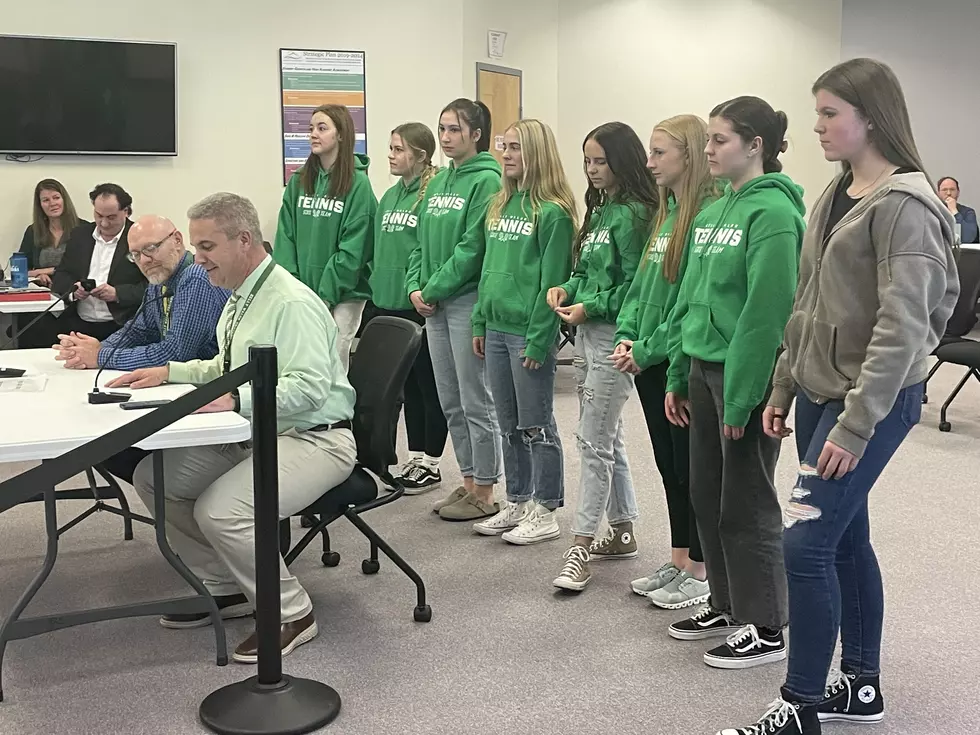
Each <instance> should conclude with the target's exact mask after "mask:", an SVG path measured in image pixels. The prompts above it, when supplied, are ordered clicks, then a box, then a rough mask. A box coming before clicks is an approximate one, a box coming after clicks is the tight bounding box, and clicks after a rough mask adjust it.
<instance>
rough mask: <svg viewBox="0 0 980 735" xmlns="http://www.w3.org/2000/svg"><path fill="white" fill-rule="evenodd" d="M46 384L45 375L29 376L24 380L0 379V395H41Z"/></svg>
mask: <svg viewBox="0 0 980 735" xmlns="http://www.w3.org/2000/svg"><path fill="white" fill-rule="evenodd" d="M47 384H48V376H47V375H31V376H28V377H26V378H2V379H0V393H17V392H20V393H41V392H42V391H43V390H44V388H45V386H46V385H47Z"/></svg>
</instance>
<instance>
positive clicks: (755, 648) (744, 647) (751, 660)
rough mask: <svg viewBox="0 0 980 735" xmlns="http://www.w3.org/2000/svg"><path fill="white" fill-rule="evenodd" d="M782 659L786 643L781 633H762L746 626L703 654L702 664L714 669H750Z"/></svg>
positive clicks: (752, 626)
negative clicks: (722, 643)
mask: <svg viewBox="0 0 980 735" xmlns="http://www.w3.org/2000/svg"><path fill="white" fill-rule="evenodd" d="M784 658H786V642H785V641H784V640H783V631H781V630H780V631H776V633H775V634H770V633H764V632H760V631H759V629H758V628H756V627H755V626H754V625H746V626H745V627H744V628H742V629H741V630H739V631H738V632H737V633H732V634H731V635H730V636H728V639H727V640H726V641H725V643H724V645H721V646H718V647H717V648H712V649H711V650H710V651H708V652H707V653H706V654H704V662H705V663H706V664H708V666H713V667H714V668H716V669H751V668H752V667H753V666H761V665H762V664H769V663H773V662H775V661H782V660H783V659H784Z"/></svg>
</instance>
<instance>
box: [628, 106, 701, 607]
mask: <svg viewBox="0 0 980 735" xmlns="http://www.w3.org/2000/svg"><path fill="white" fill-rule="evenodd" d="M707 136H708V126H707V125H706V124H705V122H704V120H702V119H701V118H699V117H697V116H696V115H678V116H677V117H672V118H670V119H668V120H664V121H663V122H661V123H660V124H659V125H657V126H656V127H655V128H654V129H653V134H652V136H651V137H650V159H649V161H648V163H647V165H648V166H649V168H650V171H651V172H652V173H653V175H654V177H656V179H657V186H658V187H659V190H660V210H659V212H658V213H657V224H656V226H655V228H654V235H653V237H652V238H651V239H650V244H649V245H648V246H647V253H646V257H645V258H644V259H643V262H642V263H641V264H640V267H639V268H638V269H637V271H636V277H635V278H634V279H633V285H632V286H630V290H629V292H628V293H627V294H626V300H625V302H624V303H623V309H622V311H620V312H619V319H618V321H617V322H616V337H615V338H614V341H615V342H616V350H615V352H614V353H613V361H614V363H615V364H616V367H617V368H618V369H619V370H620V371H622V372H625V373H630V374H632V375H634V376H635V378H634V380H635V383H636V392H637V394H638V395H639V398H640V404H641V405H642V406H643V414H644V416H645V418H646V423H647V431H648V432H649V434H650V441H651V443H652V444H653V454H654V457H655V458H656V460H657V469H659V470H660V476H661V478H662V479H663V483H664V490H665V491H666V493H667V515H668V516H669V518H670V536H671V544H670V545H671V552H670V557H671V558H670V561H669V562H667V563H666V564H664V565H663V566H662V567H660V568H659V569H658V570H657V571H655V572H654V573H653V574H651V575H650V576H649V577H642V578H640V579H636V580H633V582H632V584H631V585H630V586H631V588H632V589H633V591H634V592H635V593H636V594H639V595H646V596H647V597H649V598H650V601H651V602H652V603H653V604H654V605H657V606H658V607H662V608H666V609H668V610H676V609H679V608H682V607H688V606H690V605H697V604H699V603H702V602H705V601H707V599H708V583H707V581H706V576H705V574H706V572H705V569H704V556H703V554H702V552H701V542H700V540H699V537H698V527H697V522H696V519H695V516H694V509H693V508H692V506H691V494H690V490H689V486H688V477H689V471H688V468H689V465H690V459H689V453H688V431H687V429H686V428H684V427H680V426H674V425H673V424H671V423H670V422H669V421H668V420H667V417H666V415H665V414H664V396H665V394H666V387H667V367H668V362H667V325H668V323H669V320H670V315H671V312H672V311H673V308H674V304H675V303H676V302H677V292H678V291H679V290H680V286H681V281H682V279H683V277H684V271H685V269H686V267H687V258H686V254H687V239H688V234H689V233H690V231H691V228H692V226H693V225H694V219H695V217H697V215H698V214H699V213H700V212H701V211H702V210H704V208H705V207H707V206H708V205H709V204H711V203H712V202H713V201H714V200H715V199H717V194H716V192H715V184H714V180H713V179H712V177H711V172H710V171H709V170H708V157H707V156H706V155H705V154H704V141H705V139H706V138H707Z"/></svg>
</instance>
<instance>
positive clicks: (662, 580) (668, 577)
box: [630, 562, 681, 595]
mask: <svg viewBox="0 0 980 735" xmlns="http://www.w3.org/2000/svg"><path fill="white" fill-rule="evenodd" d="M680 573H681V570H680V569H678V568H677V567H675V566H674V565H673V563H671V562H667V563H666V564H664V565H663V566H662V567H660V569H658V570H657V571H655V572H654V573H653V574H651V575H650V576H649V577H640V578H639V579H634V580H633V581H632V582H630V589H632V590H633V592H634V594H637V595H648V594H650V593H651V592H653V591H654V590H659V589H660V588H661V587H666V586H667V585H668V584H670V582H672V581H673V580H674V577H676V576H677V575H678V574H680Z"/></svg>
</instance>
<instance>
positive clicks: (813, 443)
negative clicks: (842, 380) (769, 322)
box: [783, 383, 923, 702]
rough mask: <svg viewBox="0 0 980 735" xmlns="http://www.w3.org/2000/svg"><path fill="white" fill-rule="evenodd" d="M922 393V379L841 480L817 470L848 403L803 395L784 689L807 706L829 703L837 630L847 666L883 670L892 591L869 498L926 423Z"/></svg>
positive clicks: (788, 521) (791, 515) (789, 529)
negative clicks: (887, 593) (886, 588)
mask: <svg viewBox="0 0 980 735" xmlns="http://www.w3.org/2000/svg"><path fill="white" fill-rule="evenodd" d="M922 394H923V384H922V383H920V384H918V385H913V386H910V387H908V388H905V389H904V390H902V391H901V392H899V394H898V398H897V400H896V401H895V405H894V406H893V407H892V410H891V412H890V413H889V414H888V415H887V416H886V417H885V418H884V419H882V421H881V422H880V423H879V424H878V425H877V426H876V427H875V432H874V436H872V437H871V441H870V442H869V443H868V447H867V449H866V450H865V453H864V456H863V457H862V458H861V460H860V461H859V462H858V465H857V467H856V468H855V469H854V470H853V471H852V472H849V473H848V474H846V475H844V477H843V478H842V479H840V480H833V479H832V480H824V479H822V478H821V477H820V476H819V475H818V474H817V473H816V469H815V468H816V466H817V459H818V458H819V457H820V452H821V451H822V450H823V446H824V442H826V441H827V435H828V434H829V433H830V430H831V429H833V427H834V426H835V425H836V424H837V417H838V416H839V415H840V413H841V412H842V411H843V410H844V402H843V401H831V402H829V403H827V404H824V405H818V404H816V403H812V402H811V401H810V400H808V399H807V398H806V396H805V395H803V394H802V393H801V394H800V395H798V396H797V398H796V427H795V431H796V446H797V451H798V453H799V456H800V462H801V466H800V474H799V476H798V478H797V481H796V488H795V489H794V490H793V497H792V500H791V501H790V503H789V504H788V505H787V506H786V508H785V509H784V513H783V517H784V523H783V525H784V527H785V531H784V533H783V551H784V554H785V558H786V574H787V577H788V581H789V619H790V628H789V634H790V646H789V666H788V670H787V673H786V687H785V688H786V690H788V692H789V693H790V694H791V695H792V696H793V697H795V698H796V699H798V700H799V701H801V702H819V701H821V700H822V699H823V693H824V685H825V684H826V679H827V672H828V671H829V670H830V664H831V661H832V660H833V656H834V649H835V648H836V646H837V632H838V629H839V630H840V637H841V648H842V651H843V655H842V656H841V665H842V666H843V668H845V669H847V670H848V671H852V672H854V673H857V674H869V675H875V674H878V673H879V668H880V657H881V629H882V620H883V617H884V594H883V591H882V585H881V570H880V569H879V568H878V559H877V557H876V556H875V552H874V549H873V548H871V528H870V524H869V520H868V495H869V493H870V492H871V488H872V487H873V486H874V484H875V482H876V481H877V479H878V476H879V475H881V472H882V470H884V469H885V465H887V464H888V461H889V460H890V459H891V458H892V455H893V454H895V451H896V450H897V449H898V447H899V446H900V445H901V443H902V442H903V441H904V440H905V437H906V436H908V433H909V431H911V429H912V427H913V426H915V425H916V424H917V423H919V418H920V416H921V413H922Z"/></svg>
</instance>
